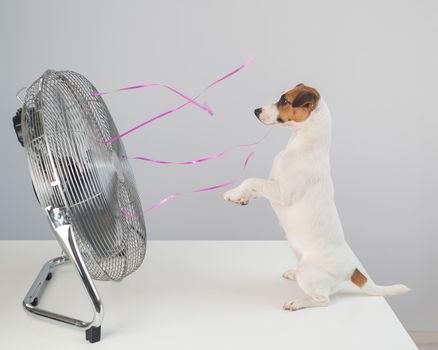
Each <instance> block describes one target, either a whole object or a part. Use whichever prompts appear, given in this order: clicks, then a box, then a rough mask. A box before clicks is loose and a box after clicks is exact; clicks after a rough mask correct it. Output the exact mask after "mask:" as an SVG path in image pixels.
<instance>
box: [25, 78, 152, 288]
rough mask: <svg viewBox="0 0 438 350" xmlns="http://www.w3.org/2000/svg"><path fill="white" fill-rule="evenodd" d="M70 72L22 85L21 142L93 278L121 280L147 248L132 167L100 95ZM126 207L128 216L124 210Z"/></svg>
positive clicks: (47, 201) (40, 193)
mask: <svg viewBox="0 0 438 350" xmlns="http://www.w3.org/2000/svg"><path fill="white" fill-rule="evenodd" d="M94 92H97V90H96V89H95V88H94V86H93V85H92V84H91V83H90V82H89V81H88V80H87V79H85V78H84V77H83V76H82V75H80V74H78V73H75V72H72V71H52V70H48V71H46V72H45V73H44V74H43V75H42V77H40V78H39V79H38V80H36V81H35V82H34V83H33V84H32V85H31V86H30V87H29V88H28V89H27V91H26V96H25V100H24V105H23V111H22V132H23V143H24V147H25V150H26V154H27V158H28V162H29V168H30V172H31V177H32V182H33V185H34V188H35V192H36V194H37V197H38V200H39V202H40V204H41V206H42V208H43V209H44V208H46V207H48V206H51V207H53V208H60V209H62V210H61V211H62V212H65V213H66V217H65V218H64V220H65V221H67V222H69V223H71V225H72V228H73V229H74V231H75V234H76V235H75V236H76V238H77V242H78V246H79V249H80V251H81V254H82V256H83V258H84V262H85V264H86V267H87V269H88V271H89V273H90V275H91V277H92V278H93V279H97V280H116V281H118V280H121V279H123V278H124V277H125V276H127V275H129V274H130V273H132V272H133V271H135V270H136V269H137V268H138V267H139V266H140V265H141V263H142V262H143V259H144V256H145V252H146V228H145V223H144V218H143V216H142V215H139V214H141V212H142V208H141V203H140V199H139V197H138V194H137V190H136V184H135V179H134V176H133V172H132V169H131V166H130V165H129V162H128V160H127V159H126V157H125V149H124V147H123V144H122V142H121V140H120V139H118V140H116V141H114V142H112V143H108V144H104V143H102V142H98V140H108V139H110V138H112V137H114V136H116V135H117V134H118V132H117V128H116V126H115V124H114V122H113V120H112V118H111V115H110V113H109V111H108V108H107V107H106V105H105V103H104V101H103V99H102V97H100V96H93V93H94ZM121 209H123V210H124V213H125V215H123V214H122V212H121Z"/></svg>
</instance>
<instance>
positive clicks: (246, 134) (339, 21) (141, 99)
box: [0, 0, 438, 330]
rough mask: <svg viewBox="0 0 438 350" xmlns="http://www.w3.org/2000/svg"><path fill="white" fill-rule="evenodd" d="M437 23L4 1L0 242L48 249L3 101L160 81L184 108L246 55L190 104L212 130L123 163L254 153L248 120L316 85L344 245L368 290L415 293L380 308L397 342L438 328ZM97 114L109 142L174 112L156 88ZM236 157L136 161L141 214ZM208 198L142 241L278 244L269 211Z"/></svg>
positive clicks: (318, 6) (172, 208)
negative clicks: (191, 163)
mask: <svg viewBox="0 0 438 350" xmlns="http://www.w3.org/2000/svg"><path fill="white" fill-rule="evenodd" d="M437 10H438V5H437V3H436V2H433V1H385V2H384V1H367V2H364V1H360V2H359V1H358V2H352V1H330V2H328V1H327V2H326V1H241V2H237V1H225V0H221V1H214V2H211V1H210V2H207V1H173V2H171V1H141V2H140V1H137V2H134V1H123V2H122V1H108V0H107V1H70V2H68V3H67V2H62V1H4V0H3V1H1V2H0V44H1V46H0V50H1V52H0V62H1V64H0V96H1V103H0V114H1V116H2V125H1V128H0V157H1V159H2V163H1V169H2V171H1V177H2V178H1V179H2V181H0V193H1V195H2V200H1V201H0V205H1V208H0V209H1V211H0V213H1V214H0V215H1V224H2V226H1V231H0V238H1V239H52V236H51V234H50V232H49V229H48V225H47V222H46V219H45V218H44V216H43V215H42V213H41V211H40V210H39V208H38V206H37V203H36V200H35V198H34V195H33V193H32V189H31V185H30V177H29V172H28V169H27V164H26V160H25V158H24V153H23V150H22V148H21V147H20V146H19V145H18V143H17V141H16V138H15V134H14V132H13V130H12V125H11V117H12V115H13V114H14V113H15V110H16V108H17V107H19V103H18V101H17V100H16V99H15V93H16V91H17V90H18V89H19V88H20V87H22V86H24V85H29V84H30V83H31V82H32V81H33V80H34V79H36V78H37V77H38V76H39V75H40V74H41V73H42V72H43V71H44V70H45V69H46V68H53V69H72V70H75V71H78V72H80V73H82V74H84V75H85V76H86V77H87V78H89V79H90V80H91V81H92V82H93V83H94V84H95V85H96V86H97V87H98V88H100V89H113V88H116V87H121V86H125V85H128V84H134V83H141V82H164V83H168V84H171V85H173V86H175V87H178V88H180V89H181V90H183V91H185V92H186V93H187V94H191V95H195V94H196V93H197V92H199V91H200V90H201V89H202V87H204V86H206V85H207V84H208V83H209V82H210V81H212V80H213V79H215V78H216V77H218V76H220V75H221V74H224V73H226V72H228V71H230V70H231V69H233V68H234V67H236V66H237V65H238V64H240V63H241V62H243V61H244V59H245V58H246V57H248V56H249V55H250V54H251V53H254V54H256V55H257V59H256V61H255V62H254V64H253V65H251V66H250V67H248V69H246V70H244V71H242V72H241V73H240V74H239V75H238V76H235V77H233V78H232V79H230V80H228V81H226V82H224V83H222V84H221V85H220V86H217V87H215V88H214V89H212V90H211V91H210V92H208V93H207V94H205V95H204V96H203V98H202V99H204V100H206V101H208V103H209V104H210V105H211V106H212V107H213V108H214V110H215V112H216V115H215V117H214V118H210V117H208V116H207V115H205V114H203V113H201V112H200V111H199V110H197V109H196V108H194V107H193V106H190V107H187V108H186V109H184V110H181V111H180V112H178V113H177V114H174V116H173V117H171V118H167V119H163V120H161V121H159V122H157V123H155V124H153V125H150V126H149V127H146V128H144V129H141V130H140V131H138V132H136V133H135V134H133V135H132V136H130V137H127V138H126V139H125V145H126V147H127V150H128V154H130V155H146V156H151V157H156V158H161V159H171V160H186V159H192V158H196V157H200V156H204V155H209V154H212V153H215V152H217V151H219V150H221V149H223V148H226V147H229V146H231V145H235V144H238V143H242V142H251V141H254V140H256V139H258V138H260V137H261V136H262V135H263V134H264V133H265V132H266V129H265V127H264V126H263V125H261V124H260V123H258V122H257V121H256V119H255V117H254V116H253V114H252V110H253V109H254V108H255V107H258V106H260V105H261V104H262V103H265V102H268V101H272V100H273V99H275V98H277V96H278V95H279V93H280V92H281V91H282V90H283V89H285V88H288V87H290V86H292V85H293V84H296V83H298V82H305V83H307V84H309V85H312V86H315V87H316V88H318V89H319V91H320V92H321V93H322V94H323V95H324V96H325V99H326V101H327V102H328V104H329V106H330V108H331V111H332V114H333V123H334V130H333V134H334V139H333V147H332V168H333V170H332V171H333V177H334V182H335V186H336V201H337V204H338V208H339V212H340V215H341V218H342V220H343V223H344V228H345V232H346V236H347V238H348V241H349V242H350V243H351V245H352V247H353V250H354V251H355V252H356V253H357V255H358V256H359V258H360V259H361V261H362V262H363V263H364V265H365V266H366V268H367V269H368V272H369V273H370V274H371V276H372V277H373V278H374V280H375V281H376V282H379V283H394V282H403V283H406V284H407V285H409V286H410V287H412V288H413V292H411V293H410V294H409V295H407V296H403V297H397V298H389V302H390V303H391V305H392V306H393V307H394V309H395V310H396V311H397V313H398V315H399V316H400V318H401V320H402V322H403V323H404V325H405V326H406V327H407V328H409V329H417V330H418V329H422V330H433V329H437V328H438V317H437V309H438V300H437V298H436V295H437V292H438V282H437V253H436V249H437V244H436V243H437V236H436V234H437V233H438V232H437V226H438V225H437V213H436V208H437V195H438V191H437V175H438V174H437V173H438V165H437V158H436V150H437V147H438V141H437V140H438V139H437V133H438V115H437V112H436V104H437V102H436V83H435V80H436V78H437V67H436V64H437V59H438V50H437V33H438V22H437V20H436V19H437V17H438V11H437ZM202 99H201V100H202ZM105 100H106V101H107V103H108V105H109V108H110V110H111V111H112V114H113V117H114V118H115V121H116V124H117V125H118V127H119V130H125V129H126V128H129V127H131V126H133V125H134V124H135V123H137V122H140V121H142V120H144V119H145V118H147V117H150V116H153V115H154V114H156V113H158V112H161V111H163V110H165V109H167V108H169V107H172V106H176V105H177V104H179V103H180V102H181V100H180V99H178V98H176V97H174V96H172V95H170V94H169V93H168V92H167V91H165V90H162V89H160V88H151V89H149V90H147V91H145V90H143V91H136V92H132V93H123V94H118V95H112V96H108V97H106V98H105ZM287 138H288V133H287V131H286V130H281V129H278V130H274V132H273V133H272V134H271V136H270V137H269V139H268V140H267V141H266V142H265V143H263V144H262V145H260V146H259V147H257V149H256V155H255V157H254V158H253V160H252V162H251V164H250V166H249V168H248V170H247V173H246V174H245V175H244V176H267V175H268V173H269V169H270V165H271V162H272V158H273V156H274V154H275V153H276V152H278V151H279V150H280V149H281V148H282V147H283V146H284V144H285V142H286V140H287ZM246 154H247V150H238V151H236V152H234V153H232V154H229V155H228V156H226V157H224V158H222V159H220V160H217V161H214V162H211V163H208V164H204V165H200V166H196V167H180V168H178V167H175V166H156V165H150V164H145V163H141V162H133V163H132V164H133V167H134V171H135V175H136V178H137V182H138V188H139V192H140V195H141V199H142V202H143V205H144V206H148V205H149V204H151V203H152V202H154V201H156V200H158V199H161V198H162V197H164V196H166V195H167V194H169V193H171V192H174V191H184V190H189V189H192V188H196V187H199V186H204V185H209V184H214V183H217V182H221V181H225V180H228V179H230V178H233V177H235V176H238V175H239V174H240V168H241V164H242V161H243V159H244V158H245V155H246ZM221 192H222V191H217V192H210V193H205V194H194V195H187V196H185V197H184V198H180V199H177V200H175V201H173V202H171V203H168V204H167V205H165V206H164V207H162V208H160V209H158V210H155V211H153V212H150V213H149V214H148V215H147V218H146V219H147V225H148V231H149V236H150V238H151V239H212V240H218V239H220V240H222V239H236V240H253V239H274V240H276V239H284V235H283V233H282V231H281V229H280V227H279V226H278V224H277V222H276V219H275V218H274V215H273V213H272V211H271V209H270V208H269V206H268V204H267V202H266V201H264V200H257V201H255V202H253V203H251V205H250V206H248V207H243V208H241V207H238V206H234V205H231V204H230V203H225V202H224V201H223V200H222V199H221ZM263 259H269V257H263ZM3 263H7V262H3ZM280 272H281V271H280Z"/></svg>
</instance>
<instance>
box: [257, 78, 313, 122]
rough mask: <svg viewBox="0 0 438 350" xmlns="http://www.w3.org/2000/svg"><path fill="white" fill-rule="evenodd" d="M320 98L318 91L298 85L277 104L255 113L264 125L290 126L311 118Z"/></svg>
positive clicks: (274, 103) (287, 92) (283, 95)
mask: <svg viewBox="0 0 438 350" xmlns="http://www.w3.org/2000/svg"><path fill="white" fill-rule="evenodd" d="M320 97H321V96H320V94H319V93H318V91H316V89H314V88H312V87H310V86H306V85H304V84H298V85H297V86H295V87H294V88H293V89H291V90H288V91H285V92H284V93H283V94H282V95H281V96H280V99H279V100H278V101H277V102H273V103H270V104H267V105H265V106H263V107H261V108H257V109H256V110H254V113H255V115H256V117H257V118H258V119H259V120H260V121H261V122H262V123H263V124H266V125H277V126H290V125H293V124H295V123H302V122H304V121H306V120H307V119H308V118H310V117H311V115H312V112H313V111H314V110H315V108H316V107H317V106H318V102H319V100H320Z"/></svg>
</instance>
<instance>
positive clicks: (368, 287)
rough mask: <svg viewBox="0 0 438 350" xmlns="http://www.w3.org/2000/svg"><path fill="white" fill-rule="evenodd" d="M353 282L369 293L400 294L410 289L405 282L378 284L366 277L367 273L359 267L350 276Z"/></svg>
mask: <svg viewBox="0 0 438 350" xmlns="http://www.w3.org/2000/svg"><path fill="white" fill-rule="evenodd" d="M350 280H351V282H353V283H354V284H355V285H356V286H358V287H359V288H360V289H361V290H363V291H364V292H365V293H366V294H369V295H378V296H388V295H399V294H404V293H407V292H409V291H410V289H409V288H408V287H406V286H405V285H403V284H393V285H391V286H378V285H377V284H374V282H373V281H371V280H369V279H368V278H366V277H365V275H364V274H363V273H362V272H360V271H359V270H358V269H355V270H354V272H353V274H352V275H351V277H350Z"/></svg>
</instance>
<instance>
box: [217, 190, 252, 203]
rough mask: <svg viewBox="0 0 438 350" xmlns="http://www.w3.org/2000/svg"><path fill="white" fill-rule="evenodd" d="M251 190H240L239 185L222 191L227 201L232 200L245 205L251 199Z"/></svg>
mask: <svg viewBox="0 0 438 350" xmlns="http://www.w3.org/2000/svg"><path fill="white" fill-rule="evenodd" d="M253 198H254V197H253V196H251V192H250V191H248V190H242V189H241V188H240V187H236V188H234V189H232V190H229V191H227V192H225V193H224V199H225V200H226V201H229V202H233V203H236V204H240V205H247V204H248V203H249V201H250V200H251V199H253Z"/></svg>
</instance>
